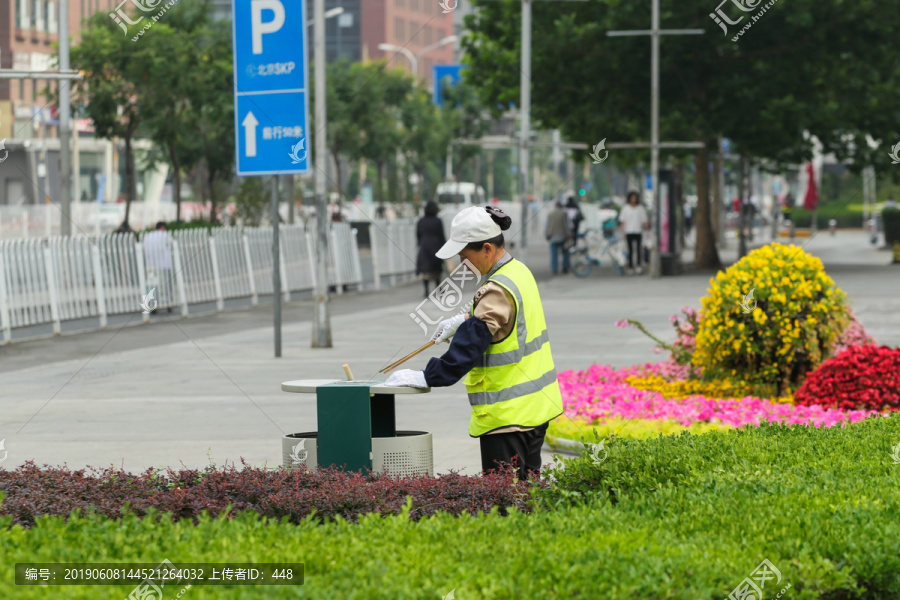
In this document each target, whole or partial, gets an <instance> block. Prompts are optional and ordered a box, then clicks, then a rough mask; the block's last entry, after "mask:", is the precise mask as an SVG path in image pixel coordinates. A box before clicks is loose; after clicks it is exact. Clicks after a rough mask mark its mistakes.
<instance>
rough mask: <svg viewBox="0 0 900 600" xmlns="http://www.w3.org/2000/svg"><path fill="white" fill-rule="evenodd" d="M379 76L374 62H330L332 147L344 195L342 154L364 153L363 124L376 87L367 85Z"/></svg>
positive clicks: (330, 128) (328, 98)
mask: <svg viewBox="0 0 900 600" xmlns="http://www.w3.org/2000/svg"><path fill="white" fill-rule="evenodd" d="M377 76H378V73H377V71H376V68H375V67H373V66H372V65H367V64H362V63H350V62H348V61H345V60H341V61H337V62H335V63H332V64H330V65H328V70H327V77H326V82H327V86H328V89H327V98H326V102H327V107H328V149H329V152H330V153H331V156H332V157H333V158H334V164H335V165H336V169H337V171H336V177H337V182H336V184H337V188H338V193H339V194H340V195H341V196H342V197H343V192H344V189H343V188H344V181H343V172H342V169H341V157H342V156H347V157H350V158H352V159H354V160H358V159H359V158H361V157H362V155H363V152H362V147H363V137H362V134H361V130H360V126H359V123H361V122H362V121H363V120H364V119H365V118H366V117H367V115H368V112H369V110H370V106H371V105H370V100H371V93H372V90H371V89H367V84H368V82H369V80H370V79H371V78H373V77H377ZM364 90H365V91H364Z"/></svg>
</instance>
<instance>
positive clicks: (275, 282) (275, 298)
mask: <svg viewBox="0 0 900 600" xmlns="http://www.w3.org/2000/svg"><path fill="white" fill-rule="evenodd" d="M271 183H272V317H273V320H274V324H275V358H281V253H280V252H279V251H278V250H279V248H280V242H279V239H278V233H279V231H278V220H279V219H278V176H277V175H275V176H274V177H272V178H271Z"/></svg>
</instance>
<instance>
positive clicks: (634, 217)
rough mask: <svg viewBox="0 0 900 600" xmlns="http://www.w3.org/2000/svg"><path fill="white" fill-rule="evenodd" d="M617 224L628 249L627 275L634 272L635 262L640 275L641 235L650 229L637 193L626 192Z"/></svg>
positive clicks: (641, 268) (641, 269)
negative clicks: (620, 225)
mask: <svg viewBox="0 0 900 600" xmlns="http://www.w3.org/2000/svg"><path fill="white" fill-rule="evenodd" d="M619 222H620V223H621V224H622V234H623V237H624V238H625V245H626V248H627V249H628V273H629V274H631V273H634V272H635V262H637V274H638V275H640V274H642V273H643V272H644V269H643V267H642V266H641V258H642V254H643V250H642V248H643V239H642V238H643V235H642V233H643V231H644V230H645V229H649V228H650V220H649V219H648V218H647V211H646V210H645V209H644V207H643V206H642V205H641V203H640V197H639V196H638V193H637V192H634V191H632V192H628V198H627V204H626V205H625V206H623V207H622V210H621V211H620V212H619ZM635 259H636V260H635Z"/></svg>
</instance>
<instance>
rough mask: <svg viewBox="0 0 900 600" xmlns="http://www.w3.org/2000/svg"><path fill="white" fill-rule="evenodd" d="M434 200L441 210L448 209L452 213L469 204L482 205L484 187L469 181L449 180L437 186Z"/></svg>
mask: <svg viewBox="0 0 900 600" xmlns="http://www.w3.org/2000/svg"><path fill="white" fill-rule="evenodd" d="M436 195H437V198H436V201H437V203H438V206H439V207H440V209H441V211H442V212H443V211H444V210H445V209H449V210H450V211H451V212H453V213H454V214H455V213H456V212H459V211H460V210H462V209H464V208H466V207H469V206H478V205H484V204H485V203H486V200H485V197H484V188H483V187H481V186H480V185H479V186H476V185H475V184H474V183H472V182H469V181H460V182H459V183H457V182H455V181H449V182H445V183H439V184H438V186H437V194H436Z"/></svg>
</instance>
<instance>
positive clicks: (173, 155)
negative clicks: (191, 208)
mask: <svg viewBox="0 0 900 600" xmlns="http://www.w3.org/2000/svg"><path fill="white" fill-rule="evenodd" d="M169 160H170V161H171V163H172V178H173V181H174V182H175V189H174V190H173V193H174V194H175V220H176V221H181V168H180V166H179V163H178V151H177V150H176V149H175V144H174V143H172V144H169Z"/></svg>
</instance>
